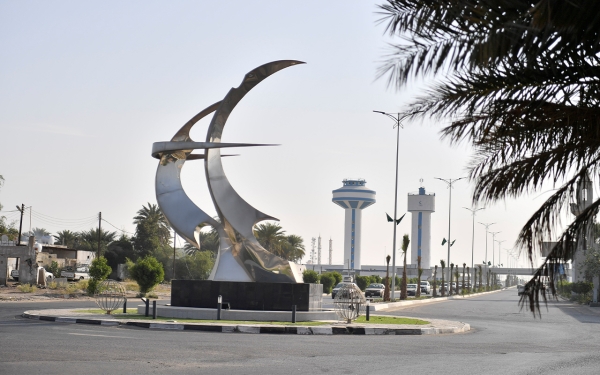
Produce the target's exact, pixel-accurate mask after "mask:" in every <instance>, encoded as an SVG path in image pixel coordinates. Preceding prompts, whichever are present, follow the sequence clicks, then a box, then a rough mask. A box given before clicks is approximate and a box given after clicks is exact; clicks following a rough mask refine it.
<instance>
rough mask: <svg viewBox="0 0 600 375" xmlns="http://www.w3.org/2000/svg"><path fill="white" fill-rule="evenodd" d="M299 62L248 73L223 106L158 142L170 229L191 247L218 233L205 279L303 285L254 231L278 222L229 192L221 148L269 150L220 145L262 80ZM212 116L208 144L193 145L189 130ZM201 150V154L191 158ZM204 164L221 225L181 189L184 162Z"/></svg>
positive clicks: (159, 183)
mask: <svg viewBox="0 0 600 375" xmlns="http://www.w3.org/2000/svg"><path fill="white" fill-rule="evenodd" d="M297 64H303V62H301V61H295V60H282V61H274V62H270V63H268V64H265V65H262V66H259V67H258V68H256V69H254V70H252V71H251V72H249V73H247V74H246V76H245V77H244V80H243V81H242V83H241V84H240V86H239V87H237V88H232V89H231V90H230V91H229V92H228V93H227V95H226V96H225V98H223V100H222V101H220V102H217V103H215V104H213V105H211V106H209V107H207V108H206V109H204V110H202V111H201V112H200V113H198V114H197V115H196V116H194V117H193V118H192V119H190V121H188V122H187V123H186V124H185V125H184V126H183V127H182V128H181V129H179V131H178V132H177V133H176V134H175V136H173V138H172V139H171V141H170V142H156V143H154V144H153V147H152V156H153V157H155V158H157V159H160V162H159V165H158V169H157V171H156V199H157V202H158V205H159V206H160V208H161V210H162V212H163V213H164V215H165V217H166V218H167V220H168V221H169V224H171V226H172V227H173V229H175V231H176V232H177V233H178V234H179V235H180V236H181V237H183V238H184V239H185V240H186V241H188V242H189V243H190V244H192V245H194V246H196V247H197V248H201V243H200V230H201V229H202V228H203V227H204V226H206V225H210V226H212V227H213V228H215V229H216V230H217V233H218V234H219V245H220V246H219V251H218V254H217V259H216V261H215V265H214V267H213V269H212V272H211V275H210V277H209V280H215V281H245V282H247V281H259V282H288V283H289V282H292V283H297V282H302V275H301V273H300V270H299V268H298V266H297V265H296V264H295V263H293V262H289V261H287V260H285V259H282V258H280V257H278V256H276V255H274V254H272V253H270V252H269V251H267V250H265V249H264V248H263V247H262V246H261V245H260V244H259V243H258V241H257V240H256V237H254V233H253V232H252V228H253V227H254V225H255V224H256V223H258V222H260V221H262V220H277V219H275V218H274V217H272V216H269V215H267V214H265V213H263V212H261V211H258V210H257V209H255V208H254V207H252V206H251V205H250V204H248V203H247V202H246V201H245V200H244V199H242V197H240V195H239V194H238V193H237V192H236V191H235V190H234V189H233V187H232V186H231V184H230V183H229V180H228V179H227V176H226V175H225V171H224V170H223V164H222V163H221V157H222V156H227V155H221V150H220V149H221V148H223V147H253V146H268V145H266V144H250V143H222V142H221V138H222V134H223V130H224V128H225V124H226V123H227V119H228V118H229V115H230V114H231V112H232V111H233V109H234V108H235V106H236V105H237V104H238V103H239V102H240V100H241V99H242V98H243V97H244V96H245V95H246V94H247V93H248V92H249V91H250V90H251V89H252V88H254V87H255V86H256V85H258V84H259V83H260V82H261V81H263V80H264V79H265V78H267V77H269V76H270V75H272V74H274V73H276V72H278V71H279V70H282V69H285V68H287V67H290V66H293V65H297ZM213 112H215V114H214V115H213V118H212V121H211V123H210V125H209V127H208V132H207V136H206V142H194V141H193V140H192V139H191V138H190V130H191V128H192V127H193V126H194V125H195V124H196V123H197V122H198V121H200V120H201V119H202V118H204V117H206V116H207V115H209V114H211V113H213ZM197 149H203V150H205V151H204V154H192V151H193V150H197ZM194 159H204V166H205V173H206V179H207V183H208V190H209V192H210V195H211V198H212V201H213V204H214V206H215V209H216V210H217V214H218V216H219V220H218V221H217V220H215V219H213V218H212V217H210V216H209V215H208V214H207V213H206V212H204V211H203V210H202V209H200V208H199V207H198V206H196V205H195V204H194V203H193V202H192V200H191V199H190V198H189V197H188V196H187V194H186V193H185V191H184V190H183V186H182V184H181V169H182V168H183V165H184V163H185V161H186V160H194Z"/></svg>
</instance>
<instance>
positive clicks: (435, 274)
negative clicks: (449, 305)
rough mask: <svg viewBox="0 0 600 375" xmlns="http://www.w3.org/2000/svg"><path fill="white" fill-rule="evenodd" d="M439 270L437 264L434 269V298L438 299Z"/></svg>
mask: <svg viewBox="0 0 600 375" xmlns="http://www.w3.org/2000/svg"><path fill="white" fill-rule="evenodd" d="M437 269H438V266H437V264H436V265H435V267H434V269H433V296H434V297H437Z"/></svg>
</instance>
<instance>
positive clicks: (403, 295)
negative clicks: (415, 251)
mask: <svg viewBox="0 0 600 375" xmlns="http://www.w3.org/2000/svg"><path fill="white" fill-rule="evenodd" d="M407 298H408V295H407V294H406V251H404V265H403V266H402V283H401V284H400V299H407Z"/></svg>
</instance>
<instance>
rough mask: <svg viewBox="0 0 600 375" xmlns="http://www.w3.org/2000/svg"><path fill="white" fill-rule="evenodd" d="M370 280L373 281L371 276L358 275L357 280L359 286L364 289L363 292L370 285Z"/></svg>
mask: <svg viewBox="0 0 600 375" xmlns="http://www.w3.org/2000/svg"><path fill="white" fill-rule="evenodd" d="M370 281H371V278H370V277H369V276H356V280H355V282H356V285H358V288H359V289H360V290H362V291H363V292H364V291H365V289H366V288H367V286H368V285H369V282H370Z"/></svg>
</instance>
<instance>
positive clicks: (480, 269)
mask: <svg viewBox="0 0 600 375" xmlns="http://www.w3.org/2000/svg"><path fill="white" fill-rule="evenodd" d="M477 268H479V288H478V289H481V285H482V280H481V271H482V269H483V268H482V267H481V264H480V265H478V266H477Z"/></svg>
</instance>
